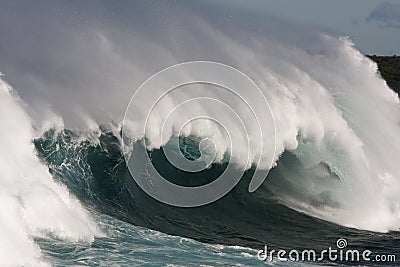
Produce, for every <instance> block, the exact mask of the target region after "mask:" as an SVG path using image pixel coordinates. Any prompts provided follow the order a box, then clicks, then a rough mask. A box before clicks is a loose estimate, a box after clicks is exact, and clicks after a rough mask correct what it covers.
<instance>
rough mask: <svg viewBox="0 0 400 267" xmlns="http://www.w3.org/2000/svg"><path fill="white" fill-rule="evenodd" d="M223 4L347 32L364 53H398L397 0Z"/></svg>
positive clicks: (399, 11)
mask: <svg viewBox="0 0 400 267" xmlns="http://www.w3.org/2000/svg"><path fill="white" fill-rule="evenodd" d="M210 2H211V1H210ZM224 4H226V5H235V6H237V7H238V8H240V9H243V10H248V11H250V12H254V13H258V14H260V15H262V16H273V17H276V18H279V19H282V20H286V21H292V22H294V23H300V24H307V25H311V26H314V27H320V28H323V29H324V30H326V31H333V32H336V33H340V34H343V35H348V36H350V37H351V39H352V40H353V41H354V42H355V43H356V45H357V47H358V48H359V49H360V50H361V51H362V52H364V53H366V54H377V55H382V54H385V55H392V54H400V1H399V0H386V1H382V0H334V1H332V0H279V1H278V0H252V1H239V0H225V3H224Z"/></svg>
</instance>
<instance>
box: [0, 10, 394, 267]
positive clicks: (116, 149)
mask: <svg viewBox="0 0 400 267" xmlns="http://www.w3.org/2000/svg"><path fill="white" fill-rule="evenodd" d="M179 11H180V9H178V10H175V9H173V11H172V12H173V14H176V15H177V16H179V18H180V19H181V21H180V22H179V21H175V20H174V19H172V18H171V17H173V16H171V17H166V18H163V19H164V20H165V21H167V22H169V23H170V24H168V23H166V24H168V25H172V26H174V27H178V26H179V27H178V28H179V29H180V30H179V31H176V32H174V31H170V32H168V31H163V30H159V28H158V27H154V28H151V29H146V25H147V24H146V23H147V22H144V21H135V23H138V24H139V25H141V26H143V28H141V30H140V31H138V33H135V34H137V35H129V34H126V32H123V33H121V32H117V31H114V30H115V29H116V28H118V27H119V25H117V26H118V27H117V26H115V27H114V26H107V27H105V26H104V25H101V24H100V26H99V25H98V24H96V23H95V26H93V25H91V23H88V24H85V25H84V26H82V28H84V29H83V30H82V31H80V30H79V31H78V30H76V29H77V28H76V27H74V25H75V24H74V23H75V22H69V23H70V24H71V25H70V24H68V23H67V25H68V27H66V28H65V29H64V30H65V32H64V34H65V35H66V36H69V37H71V38H70V39H71V40H72V41H71V40H70V39H68V40H54V42H63V41H65V43H67V44H69V45H67V46H66V47H67V48H65V49H66V50H67V51H69V52H71V51H72V52H71V53H70V55H71V57H70V58H69V59H68V60H65V59H64V57H63V56H62V55H63V53H59V52H58V51H57V50H54V53H51V55H50V56H48V55H47V53H46V56H45V57H47V56H48V57H54V58H46V59H47V60H49V61H50V62H56V63H53V64H55V66H58V68H57V67H54V66H53V65H51V64H50V65H51V70H53V67H54V70H58V71H54V72H53V73H52V74H51V75H50V76H51V79H50V78H49V79H47V80H46V79H45V78H43V77H46V75H44V76H41V75H39V74H37V75H38V76H35V75H27V74H26V73H25V72H23V71H21V73H22V74H21V77H20V76H19V75H17V74H18V73H19V72H18V71H16V70H18V66H16V65H12V64H11V63H10V62H7V64H5V65H7V66H9V65H10V67H9V68H7V67H4V66H3V65H1V64H0V66H2V67H4V68H6V70H1V71H3V72H4V73H5V75H3V76H1V80H0V121H1V127H2V134H1V136H0V144H1V148H2V151H1V152H0V162H1V165H0V166H1V168H0V184H1V187H0V200H1V201H0V236H1V239H0V265H2V266H3V265H4V266H22V265H23V266H37V265H44V266H46V265H66V264H70V263H71V262H73V263H74V264H76V265H101V264H103V265H112V264H115V265H140V264H144V263H151V262H153V263H155V264H157V265H160V264H164V263H165V262H166V261H168V262H172V264H175V265H185V264H187V263H188V262H190V263H191V264H193V265H196V264H197V265H199V264H209V265H212V266H215V265H216V266H223V265H233V264H241V265H244V266H247V265H263V263H261V262H259V261H257V259H256V258H255V255H256V253H257V249H260V248H261V247H262V246H263V245H264V243H266V242H271V243H273V244H276V245H277V246H281V247H285V248H286V247H289V248H300V247H302V246H304V243H306V244H307V245H308V246H309V247H315V248H322V249H323V248H325V247H326V245H327V244H326V243H327V242H331V243H334V242H335V240H336V239H337V238H338V237H340V236H346V237H348V239H349V240H351V241H353V245H354V246H355V247H356V248H357V247H358V248H362V247H364V246H368V247H371V248H373V249H374V250H375V251H383V252H386V251H393V252H396V251H398V241H399V240H400V239H399V238H400V236H399V229H400V195H399V194H398V192H399V191H400V169H399V164H398V155H399V152H400V140H399V136H400V101H399V97H398V95H397V94H396V93H394V92H393V91H392V90H391V89H390V88H389V87H388V86H387V84H386V82H385V81H384V80H383V79H382V77H381V76H380V74H379V71H378V68H377V65H376V63H374V62H372V61H371V60H370V59H368V58H367V57H365V56H364V55H363V54H362V53H361V52H360V51H358V50H357V48H356V47H355V44H354V43H353V42H352V41H351V39H350V38H349V37H346V36H340V35H335V34H331V33H325V32H323V31H321V30H315V29H309V28H307V27H304V28H303V27H297V26H293V25H287V24H285V23H283V24H281V23H280V22H276V21H268V22H270V23H266V25H265V27H263V28H262V29H260V28H259V27H257V26H254V25H253V24H257V23H254V22H253V24H252V23H249V25H246V26H243V28H240V29H239V30H238V29H236V28H235V27H230V26H229V27H227V26H226V24H225V23H226V22H223V23H220V24H219V23H216V22H215V21H214V20H213V18H211V19H208V20H207V19H205V18H201V17H198V16H195V15H193V14H192V13H190V12H189V13H187V14H183V13H181V12H179ZM191 16H192V17H191ZM188 17H190V18H191V19H192V20H193V24H191V25H185V23H182V21H186V20H185V19H187V18H188ZM160 20H161V19H160ZM96 22H97V21H96ZM256 22H257V21H256ZM149 23H154V24H155V25H156V26H157V25H158V26H159V25H162V24H163V23H164V21H163V20H161V21H158V19H155V22H154V21H152V22H149ZM151 25H153V24H151ZM229 25H230V24H229ZM75 26H76V25H75ZM172 26H171V27H172ZM102 27H103V28H102ZM108 27H109V28H108ZM277 27H279V28H280V29H282V31H284V32H285V33H287V36H284V37H282V36H281V35H280V34H279V33H277V32H276V30H275V29H276V28H277ZM79 29H80V28H79ZM50 30H51V29H50ZM50 32H51V31H50ZM87 32H89V33H90V34H89V36H90V37H87V36H86V35H85V34H82V33H87ZM149 32H150V33H149ZM193 32H195V33H196V34H193ZM151 33H157V34H155V36H156V37H154V36H153V35H152V34H151ZM170 35H171V36H172V37H168V38H167V37H166V36H170ZM149 36H152V37H151V38H150V37H149ZM188 36H189V37H190V38H188ZM72 37H73V38H72ZM144 37H146V38H144ZM183 37H185V38H183ZM81 38H82V39H81ZM85 38H88V39H85ZM91 38H93V39H91ZM163 38H165V39H166V41H165V43H164V45H163V46H160V45H159V43H160V40H162V39H163ZM55 39H57V38H55ZM177 40H181V41H177ZM204 40H208V41H204ZM86 43H89V46H88V47H90V49H89V48H88V49H86V48H85V49H83V48H82V47H85V46H82V44H86ZM132 47H134V48H135V49H132ZM227 47H229V49H228V48H227ZM81 49H83V51H82V50H81ZM138 51H142V52H143V53H142V52H138ZM49 54H50V53H49ZM146 56H147V57H148V58H146ZM60 59H62V60H60ZM0 60H2V59H1V58H0ZM81 60H82V61H84V62H82V61H81ZM196 60H197V61H200V60H201V61H212V62H216V63H217V64H221V65H222V64H223V65H226V66H231V67H232V68H234V69H237V70H239V71H240V72H243V73H245V74H246V75H248V77H249V78H250V79H251V81H254V84H256V85H257V87H258V88H259V89H260V90H261V94H262V95H263V97H265V100H266V102H265V101H264V100H263V99H261V98H260V97H259V93H260V92H259V91H255V90H254V88H250V87H249V86H243V85H244V84H240V83H235V81H236V80H233V79H232V80H231V82H232V84H236V85H238V84H239V86H237V90H236V94H232V93H230V92H228V91H227V90H225V89H224V88H221V87H220V86H216V85H215V84H194V85H187V86H181V87H179V88H177V89H176V90H173V91H171V92H170V93H168V94H167V95H165V96H164V97H162V98H160V101H158V102H157V103H155V101H154V99H158V97H160V96H162V95H163V93H164V92H165V90H166V89H168V88H169V87H168V85H169V84H170V83H171V80H173V79H171V77H164V80H163V79H161V80H159V81H158V84H157V86H155V87H153V88H152V90H147V91H144V92H142V93H141V94H140V95H139V96H140V98H139V100H138V101H136V102H135V101H133V103H134V105H133V106H134V112H133V113H129V103H130V102H129V100H130V99H131V97H132V96H133V95H134V93H135V90H137V88H140V85H141V84H142V83H143V82H144V81H146V79H148V78H149V77H151V75H154V74H155V73H157V72H159V71H162V70H164V69H166V68H168V67H171V66H174V65H175V64H178V63H184V62H193V61H196ZM87 62H91V63H87ZM149 62H157V64H153V65H151V64H150V63H149ZM58 64H60V65H58ZM11 65H12V66H11ZM94 66H95V67H94ZM64 71H65V72H64ZM9 73H10V75H9ZM16 73H17V74H16ZM60 73H61V74H60ZM215 73H216V72H215ZM58 75H60V76H58ZM197 75H199V73H198V72H195V71H193V69H192V70H190V69H189V70H188V69H180V70H179V72H178V77H179V78H182V77H183V78H185V79H189V80H190V79H193V80H196V78H197ZM17 78H20V79H21V81H23V82H21V81H20V82H17V81H15V82H14V79H15V80H18V79H17ZM229 78H230V76H229V75H228V76H226V77H218V75H216V77H215V79H225V80H228V81H229ZM14 84H18V85H20V86H21V89H20V88H19V87H18V86H14ZM61 85H62V86H61ZM240 85H242V86H240ZM163 86H167V88H164V87H163ZM27 88H28V89H29V90H28V89H27ZM32 92H33V93H32ZM32 95H35V97H32ZM244 100H246V101H244ZM131 103H132V102H131ZM153 104H157V105H155V106H154V108H153V109H152V110H151V114H150V113H149V111H150V110H149V108H148V107H149V106H152V105H153ZM249 107H250V108H249ZM232 111H234V112H233V113H232ZM252 111H253V112H254V113H255V115H256V117H257V119H258V121H257V120H255V119H254V118H255V117H254V116H253V115H254V114H252ZM128 113H129V114H130V115H129V117H128V118H127V117H126V116H125V117H124V114H125V115H126V114H128ZM148 113H149V114H150V115H149V117H148V118H147V117H146V115H147V114H148ZM200 116H204V117H207V118H217V120H215V121H218V122H220V124H221V125H222V126H221V125H219V124H218V123H215V121H213V120H210V119H206V120H204V119H196V120H193V118H198V117H200ZM146 118H147V125H146V128H145V129H143V128H141V127H142V125H143V121H144V120H145V119H146ZM124 119H125V120H124ZM260 121H261V123H260V124H259V123H258V122H260ZM263 123H265V124H263ZM260 125H261V127H260ZM263 125H264V126H265V127H263ZM271 125H273V128H271V127H270V126H271ZM125 128H126V129H128V130H126V129H125ZM128 139H129V141H130V142H127V141H126V140H128ZM143 140H145V142H142V141H143ZM127 144H128V145H130V147H128V150H129V153H132V154H133V155H134V154H135V152H136V151H139V150H135V149H133V150H132V147H133V146H137V147H140V146H141V145H144V147H142V150H143V151H145V152H146V153H148V155H149V158H150V159H151V160H150V162H152V164H154V166H156V168H155V169H156V170H157V171H158V172H160V173H161V174H162V175H163V176H166V177H168V179H169V180H170V181H173V182H175V183H176V184H179V185H185V186H199V185H204V184H206V183H209V182H212V181H214V180H215V179H217V178H218V177H219V176H220V175H221V173H223V171H224V170H225V169H226V168H227V166H228V164H231V163H232V164H233V166H234V167H233V168H232V169H231V174H234V175H236V176H237V177H236V178H235V179H237V184H236V182H235V185H236V186H235V187H234V188H233V189H232V190H231V191H230V192H229V193H228V194H227V195H226V196H224V197H222V198H220V199H218V200H216V201H215V202H213V203H210V204H209V205H206V206H202V207H198V208H180V207H173V206H170V205H166V204H163V203H160V202H158V201H156V200H154V199H153V198H152V197H151V196H149V195H148V194H146V193H145V192H143V190H141V188H140V187H139V186H138V185H137V183H135V181H134V179H133V177H132V173H131V172H130V170H129V166H127V163H126V161H125V160H126V153H125V152H126V147H124V146H126V145H127ZM233 151H234V152H233ZM271 152H273V153H271ZM168 153H172V154H168ZM173 153H177V154H182V155H184V156H185V157H186V158H187V159H189V161H190V162H194V161H196V159H200V161H202V160H204V162H202V164H203V165H204V166H206V168H204V169H203V170H202V172H193V173H190V172H186V171H184V170H181V169H179V168H176V166H175V165H174V164H172V163H171V162H170V159H171V158H169V155H173ZM207 153H209V154H210V155H211V156H210V155H208V154H207ZM202 156H204V157H202ZM127 161H129V158H128V160H127ZM146 168H147V166H144V170H149V168H148V169H146ZM256 168H257V169H260V170H263V171H266V173H268V176H267V177H266V180H265V181H264V182H263V183H262V184H261V186H260V187H259V188H257V190H255V191H254V192H249V190H248V189H249V184H250V183H251V182H250V181H251V178H252V174H253V173H254V172H255V171H256V170H255V169H256ZM148 173H151V172H145V173H144V174H143V177H144V178H148V177H146V175H148ZM150 178H151V177H150ZM149 180H151V179H149ZM250 191H252V190H250ZM294 222H296V223H295V224H294ZM311 226H313V227H314V228H313V227H311ZM274 264H276V265H282V266H286V264H285V263H282V262H277V263H274Z"/></svg>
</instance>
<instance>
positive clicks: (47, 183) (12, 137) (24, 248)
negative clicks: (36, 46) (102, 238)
mask: <svg viewBox="0 0 400 267" xmlns="http://www.w3.org/2000/svg"><path fill="white" fill-rule="evenodd" d="M22 106H23V104H22V102H21V101H20V100H19V99H18V96H17V95H16V94H15V92H14V91H13V90H12V88H11V87H10V86H9V85H8V84H6V83H5V82H4V81H2V80H0V118H1V119H0V121H1V124H2V129H3V130H2V134H1V138H0V147H1V149H2V150H1V153H0V236H1V238H0V265H2V266H31V265H35V266H36V265H42V264H43V265H46V263H44V262H42V261H41V260H40V257H41V251H40V248H39V247H38V246H37V245H36V244H35V242H34V241H33V239H32V238H33V237H35V236H46V235H48V234H51V235H52V236H56V237H58V238H63V239H68V240H72V241H87V242H91V241H92V240H93V239H94V236H95V235H96V234H101V233H100V231H99V230H98V228H97V226H96V224H95V223H94V222H93V221H92V220H91V219H90V217H89V215H88V213H87V211H86V210H85V209H84V208H83V207H82V205H81V204H80V203H79V201H78V200H77V199H76V198H75V197H73V196H72V195H70V193H69V192H68V190H67V189H66V188H65V186H63V185H61V184H59V183H57V182H55V181H54V180H53V178H52V176H51V175H50V173H49V172H48V169H47V167H46V166H44V165H43V164H42V163H41V162H40V161H39V159H38V158H37V156H36V153H35V149H34V146H33V143H32V138H33V129H32V125H31V121H30V118H29V116H28V115H27V114H26V112H25V111H24V109H23V107H22Z"/></svg>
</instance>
